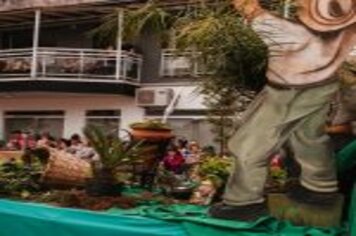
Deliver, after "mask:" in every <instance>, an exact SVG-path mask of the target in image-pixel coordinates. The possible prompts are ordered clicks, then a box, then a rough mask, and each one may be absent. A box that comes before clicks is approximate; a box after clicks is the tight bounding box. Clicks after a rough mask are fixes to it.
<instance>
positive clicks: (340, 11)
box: [298, 0, 356, 32]
mask: <svg viewBox="0 0 356 236" xmlns="http://www.w3.org/2000/svg"><path fill="white" fill-rule="evenodd" d="M298 5H299V6H300V7H301V8H300V11H299V18H300V20H301V21H302V22H303V23H304V24H306V25H308V26H309V27H310V28H312V29H313V30H316V31H320V32H327V31H336V30H342V29H344V28H346V27H349V26H351V25H353V26H352V27H354V32H356V25H355V23H356V0H299V4H298Z"/></svg>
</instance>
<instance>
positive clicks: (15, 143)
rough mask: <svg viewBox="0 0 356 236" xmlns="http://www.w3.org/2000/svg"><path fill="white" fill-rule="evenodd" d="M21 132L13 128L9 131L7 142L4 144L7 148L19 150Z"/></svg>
mask: <svg viewBox="0 0 356 236" xmlns="http://www.w3.org/2000/svg"><path fill="white" fill-rule="evenodd" d="M21 136H22V132H21V131H20V130H15V131H13V132H11V134H10V139H9V142H8V143H7V144H6V149H8V150H13V151H14V150H21V145H20V139H21Z"/></svg>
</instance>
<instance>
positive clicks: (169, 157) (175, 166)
mask: <svg viewBox="0 0 356 236" xmlns="http://www.w3.org/2000/svg"><path fill="white" fill-rule="evenodd" d="M184 162H185V161H184V158H183V156H182V154H180V152H179V151H178V150H177V148H176V147H171V148H169V149H168V151H167V154H166V156H165V157H164V158H163V166H164V167H165V169H166V170H168V171H171V172H173V173H175V174H181V173H182V172H183V166H184Z"/></svg>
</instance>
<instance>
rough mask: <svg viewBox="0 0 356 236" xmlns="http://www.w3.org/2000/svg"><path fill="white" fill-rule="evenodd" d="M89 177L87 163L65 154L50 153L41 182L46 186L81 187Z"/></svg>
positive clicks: (89, 167) (88, 165) (89, 168)
mask: <svg viewBox="0 0 356 236" xmlns="http://www.w3.org/2000/svg"><path fill="white" fill-rule="evenodd" d="M91 176H92V170H91V166H90V163H89V162H87V161H85V160H81V159H79V158H77V157H74V156H73V155H71V154H68V153H65V152H60V151H51V156H50V158H49V161H48V164H47V166H46V168H45V170H44V173H43V175H42V179H41V181H42V183H43V184H45V185H47V186H56V187H68V188H70V187H82V186H84V185H85V183H86V181H87V179H88V178H91Z"/></svg>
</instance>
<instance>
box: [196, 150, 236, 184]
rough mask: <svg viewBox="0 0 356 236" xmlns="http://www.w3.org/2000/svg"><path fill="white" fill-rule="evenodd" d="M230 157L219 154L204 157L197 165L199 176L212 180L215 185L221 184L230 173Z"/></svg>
mask: <svg viewBox="0 0 356 236" xmlns="http://www.w3.org/2000/svg"><path fill="white" fill-rule="evenodd" d="M230 168H231V159H230V158H222V157H219V156H214V157H204V158H203V160H202V162H201V164H200V166H199V172H198V173H199V176H200V177H201V178H202V179H209V180H211V181H213V183H214V184H215V185H216V186H222V185H224V183H225V182H226V181H227V178H228V177H229V175H230Z"/></svg>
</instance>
